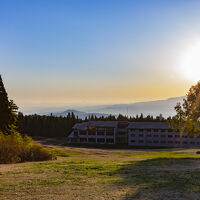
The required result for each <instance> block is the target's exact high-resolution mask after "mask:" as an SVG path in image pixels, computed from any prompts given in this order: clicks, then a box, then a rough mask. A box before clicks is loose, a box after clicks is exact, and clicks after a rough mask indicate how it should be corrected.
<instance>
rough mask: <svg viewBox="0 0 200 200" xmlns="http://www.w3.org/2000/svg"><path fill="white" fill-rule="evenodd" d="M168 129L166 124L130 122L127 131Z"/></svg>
mask: <svg viewBox="0 0 200 200" xmlns="http://www.w3.org/2000/svg"><path fill="white" fill-rule="evenodd" d="M130 128H133V129H134V128H135V129H170V126H169V124H168V123H167V122H130V123H129V125H128V129H130Z"/></svg>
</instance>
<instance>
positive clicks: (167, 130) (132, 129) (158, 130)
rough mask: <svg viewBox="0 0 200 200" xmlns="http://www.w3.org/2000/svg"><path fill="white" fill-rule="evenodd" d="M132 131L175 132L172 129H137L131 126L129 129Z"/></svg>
mask: <svg viewBox="0 0 200 200" xmlns="http://www.w3.org/2000/svg"><path fill="white" fill-rule="evenodd" d="M129 130H130V131H132V132H138V131H139V132H174V130H172V129H142V128H141V129H135V128H130V129H129ZM176 132H179V130H176Z"/></svg>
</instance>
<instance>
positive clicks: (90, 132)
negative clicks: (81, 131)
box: [88, 129, 96, 135]
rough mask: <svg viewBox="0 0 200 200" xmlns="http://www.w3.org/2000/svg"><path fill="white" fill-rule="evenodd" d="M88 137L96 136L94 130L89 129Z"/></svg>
mask: <svg viewBox="0 0 200 200" xmlns="http://www.w3.org/2000/svg"><path fill="white" fill-rule="evenodd" d="M88 135H96V129H89V130H88Z"/></svg>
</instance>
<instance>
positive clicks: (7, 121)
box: [0, 75, 18, 133]
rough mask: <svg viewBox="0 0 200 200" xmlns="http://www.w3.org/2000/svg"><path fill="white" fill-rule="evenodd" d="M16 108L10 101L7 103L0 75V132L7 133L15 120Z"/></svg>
mask: <svg viewBox="0 0 200 200" xmlns="http://www.w3.org/2000/svg"><path fill="white" fill-rule="evenodd" d="M17 109H18V107H17V106H16V105H15V104H14V102H13V101H12V100H10V101H9V99H8V95H7V92H6V90H5V87H4V84H3V80H2V78H1V75H0V131H2V132H4V133H9V132H10V130H11V129H12V128H13V127H14V125H15V123H16V119H17V115H16V112H17Z"/></svg>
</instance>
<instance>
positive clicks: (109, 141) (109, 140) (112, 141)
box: [106, 139, 114, 143]
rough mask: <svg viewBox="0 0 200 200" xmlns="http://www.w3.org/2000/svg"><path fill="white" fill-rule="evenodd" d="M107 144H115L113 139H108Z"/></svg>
mask: <svg viewBox="0 0 200 200" xmlns="http://www.w3.org/2000/svg"><path fill="white" fill-rule="evenodd" d="M106 143H114V140H113V139H106Z"/></svg>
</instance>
